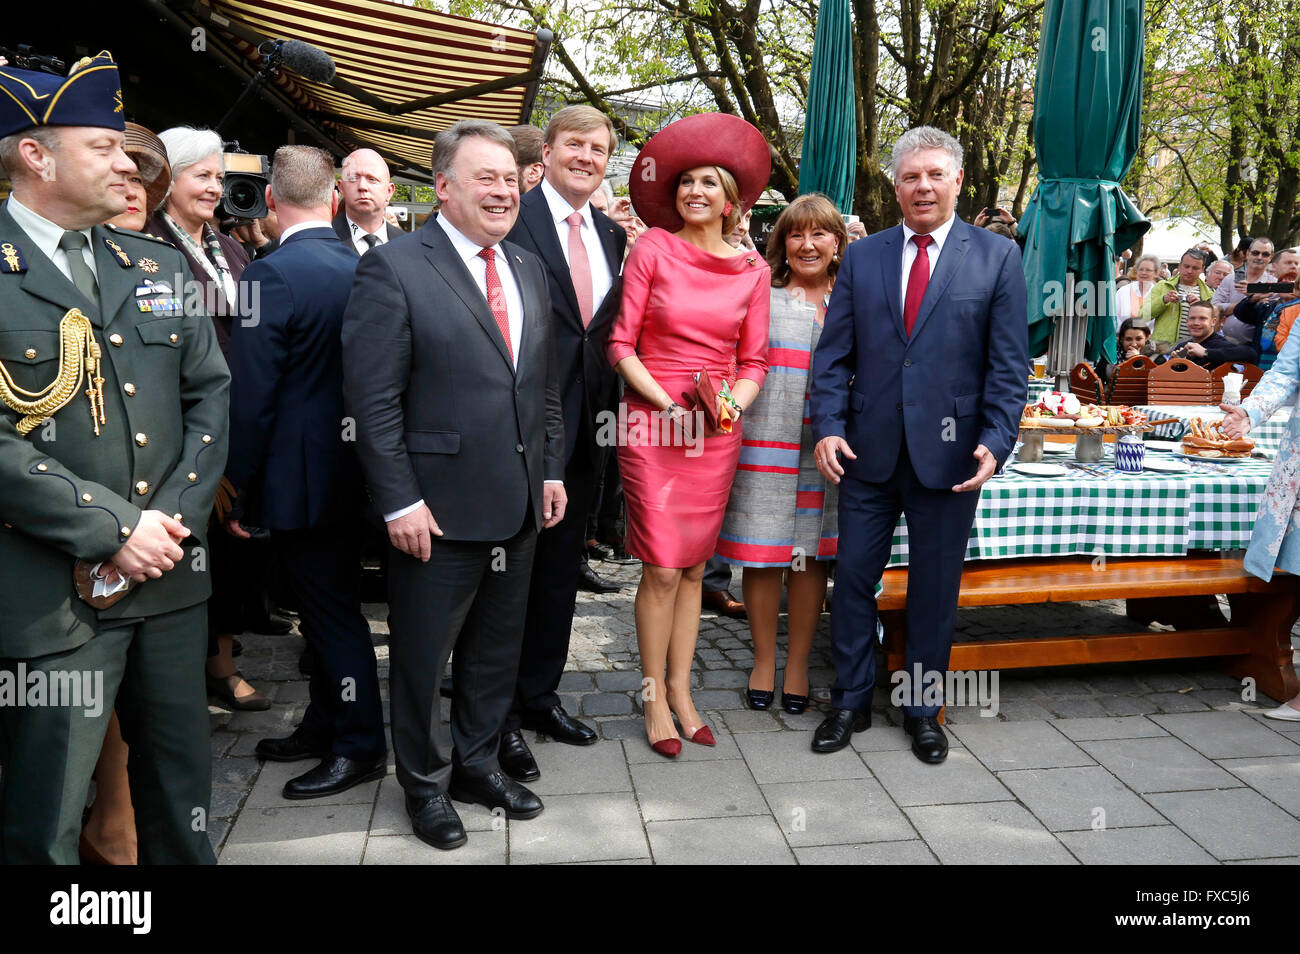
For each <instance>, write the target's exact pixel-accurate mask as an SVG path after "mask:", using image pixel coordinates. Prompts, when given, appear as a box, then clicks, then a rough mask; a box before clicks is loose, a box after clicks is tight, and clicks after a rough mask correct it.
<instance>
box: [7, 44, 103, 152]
mask: <svg viewBox="0 0 1300 954" xmlns="http://www.w3.org/2000/svg"><path fill="white" fill-rule="evenodd" d="M125 119H126V117H125V115H124V113H123V111H122V80H121V78H120V77H119V76H118V72H117V64H116V63H114V62H113V55H112V54H111V53H109V52H108V51H107V50H105V51H104V52H103V53H100V54H99V55H98V56H93V57H85V58H83V59H81V60H80V61H78V62H77V63H76V64H75V65H74V66H73V67H72V70H71V72H69V74H68V75H67V76H66V77H61V76H54V75H52V74H50V73H39V72H35V71H33V70H18V69H14V68H12V67H9V66H0V138H3V137H4V136H10V135H13V134H14V133H16V132H22V131H23V130H24V129H31V128H32V127H33V126H105V127H107V128H109V129H119V130H120V129H123V128H124V126H125Z"/></svg>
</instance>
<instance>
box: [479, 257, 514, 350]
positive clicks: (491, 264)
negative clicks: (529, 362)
mask: <svg viewBox="0 0 1300 954" xmlns="http://www.w3.org/2000/svg"><path fill="white" fill-rule="evenodd" d="M478 257H479V258H481V259H483V261H485V262H487V300H488V307H489V308H491V309H492V317H493V318H495V319H496V320H497V329H498V330H500V332H501V337H502V339H503V340H504V341H505V343H506V354H508V355H510V360H511V361H514V360H515V351H514V349H513V348H511V347H510V316H509V315H508V314H507V313H506V292H505V289H504V288H502V287H501V276H500V275H498V274H497V263H496V252H495V251H494V250H492V249H490V248H485V249H480V250H479V253H478Z"/></svg>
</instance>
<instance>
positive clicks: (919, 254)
mask: <svg viewBox="0 0 1300 954" xmlns="http://www.w3.org/2000/svg"><path fill="white" fill-rule="evenodd" d="M912 241H913V242H915V243H916V258H914V259H913V260H912V270H911V271H910V272H908V273H907V301H906V303H905V304H904V305H903V327H904V328H906V329H907V336H908V337H909V338H910V337H911V336H912V326H913V325H915V324H916V316H917V314H918V313H919V312H920V311H921V299H922V298H924V297H925V289H926V286H927V285H929V284H930V253H929V252H927V251H926V250H925V247H926V246H927V245H929V244H930V243H931V242H932V241H934V239H932V238H930V236H928V235H913V236H912Z"/></svg>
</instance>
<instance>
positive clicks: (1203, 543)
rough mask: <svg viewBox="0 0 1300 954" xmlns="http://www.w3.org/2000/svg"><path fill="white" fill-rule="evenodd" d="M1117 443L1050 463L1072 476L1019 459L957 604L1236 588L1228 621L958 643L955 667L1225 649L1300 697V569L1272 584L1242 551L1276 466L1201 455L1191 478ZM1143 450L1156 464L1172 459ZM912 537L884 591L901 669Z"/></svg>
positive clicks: (980, 515)
mask: <svg viewBox="0 0 1300 954" xmlns="http://www.w3.org/2000/svg"><path fill="white" fill-rule="evenodd" d="M1113 446H1114V445H1108V448H1107V449H1108V450H1109V451H1110V454H1109V456H1107V457H1106V458H1105V459H1104V460H1103V461H1101V462H1100V463H1095V464H1086V465H1085V464H1078V463H1076V462H1075V461H1074V460H1073V458H1068V457H1053V456H1051V455H1049V456H1047V457H1045V458H1044V461H1043V462H1044V463H1056V462H1059V463H1061V464H1062V465H1063V466H1066V467H1068V468H1069V472H1068V474H1067V475H1066V476H1060V477H1036V476H1027V475H1024V474H1021V473H1017V472H1015V471H1014V470H1013V469H1012V468H1011V465H1009V466H1008V467H1007V468H1006V469H1004V471H1003V472H1002V473H1001V474H999V475H997V476H995V477H994V478H992V479H991V480H989V481H988V483H986V484H985V485H984V487H983V488H982V489H981V496H980V503H979V508H978V510H977V511H976V514H975V522H974V526H973V527H972V528H971V534H970V540H969V542H968V544H967V550H966V560H967V563H966V567H965V570H964V572H963V576H962V586H961V595H960V598H959V605H960V606H963V607H969V606H994V605H1011V604H1030V603H1048V602H1050V603H1056V602H1078V601H1086V600H1108V599H1135V598H1144V597H1175V598H1176V597H1187V596H1203V595H1206V594H1227V596H1228V600H1229V604H1230V606H1231V615H1232V619H1231V622H1230V623H1229V624H1228V625H1227V626H1217V627H1214V626H1207V627H1205V628H1197V629H1182V630H1178V631H1174V632H1153V631H1150V630H1145V629H1144V630H1140V631H1135V632H1132V633H1127V634H1119V635H1095V634H1086V633H1085V634H1080V635H1078V636H1072V637H1068V638H1034V637H1033V636H1032V634H1025V637H1024V638H1017V639H1004V640H996V641H980V642H977V643H957V644H954V646H953V648H952V656H951V660H950V663H949V666H950V668H951V669H953V670H974V669H1015V668H1026V667H1040V666H1065V665H1078V664H1082V663H1102V662H1128V661H1136V660H1146V659H1176V658H1187V657H1199V656H1218V657H1224V663H1225V665H1226V667H1227V671H1228V672H1230V673H1232V674H1233V675H1239V676H1247V675H1248V676H1252V677H1253V678H1254V679H1255V681H1256V685H1257V686H1258V688H1259V689H1260V690H1261V691H1263V692H1265V693H1267V694H1268V695H1270V696H1272V697H1273V698H1274V699H1278V700H1284V699H1290V698H1291V697H1292V696H1294V695H1296V694H1297V691H1300V683H1297V680H1296V674H1295V670H1294V668H1293V667H1292V662H1291V658H1292V657H1291V628H1292V626H1293V625H1294V624H1295V621H1296V619H1297V616H1300V585H1298V580H1300V578H1297V577H1293V576H1290V575H1289V574H1285V573H1279V574H1276V575H1275V576H1274V578H1273V579H1272V580H1271V581H1270V582H1267V583H1266V582H1264V581H1263V580H1260V579H1258V578H1257V577H1254V576H1251V575H1250V574H1248V573H1246V571H1245V570H1244V569H1243V568H1242V565H1241V556H1240V551H1241V550H1244V549H1245V547H1246V546H1247V545H1248V543H1249V542H1250V534H1251V529H1252V527H1253V525H1254V522H1255V511H1256V507H1257V505H1258V501H1259V499H1260V496H1261V495H1262V493H1263V490H1264V484H1265V482H1266V480H1267V479H1268V475H1269V471H1270V469H1271V467H1272V464H1271V463H1270V462H1268V461H1260V460H1255V459H1244V460H1241V461H1240V462H1237V463H1211V462H1208V461H1205V462H1202V461H1193V462H1189V466H1190V470H1189V471H1188V472H1187V473H1183V474H1170V473H1154V472H1145V473H1142V474H1121V473H1118V472H1117V471H1116V470H1115V468H1114V463H1113V461H1114V457H1113V454H1114V451H1113ZM1146 454H1147V457H1148V459H1151V458H1155V457H1162V458H1169V457H1170V456H1171V455H1170V454H1167V453H1161V452H1158V451H1153V450H1147V451H1146ZM1013 463H1014V461H1013ZM907 541H908V537H907V526H906V520H904V519H900V521H899V526H898V528H897V529H896V530H895V533H894V539H893V547H892V553H891V558H890V564H889V569H887V570H886V571H885V573H884V576H883V578H882V580H881V589H880V593H879V596H878V598H877V605H878V608H879V610H880V614H881V621H882V623H883V624H884V626H885V631H886V632H885V651H886V661H887V665H888V666H889V667H890V668H891V669H901V668H903V666H904V653H903V648H904V645H905V643H904V637H905V633H906V614H905V613H904V612H903V611H904V609H905V607H906V593H907V570H906V568H905V567H906V564H907Z"/></svg>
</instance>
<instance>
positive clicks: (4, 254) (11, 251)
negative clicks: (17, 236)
mask: <svg viewBox="0 0 1300 954" xmlns="http://www.w3.org/2000/svg"><path fill="white" fill-rule="evenodd" d="M0 271H3V272H10V273H18V274H21V273H23V272H25V271H27V262H26V261H25V260H24V259H23V252H22V249H20V248H18V247H17V246H16V245H14V244H13V243H12V242H5V243H4V244H3V245H0Z"/></svg>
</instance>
